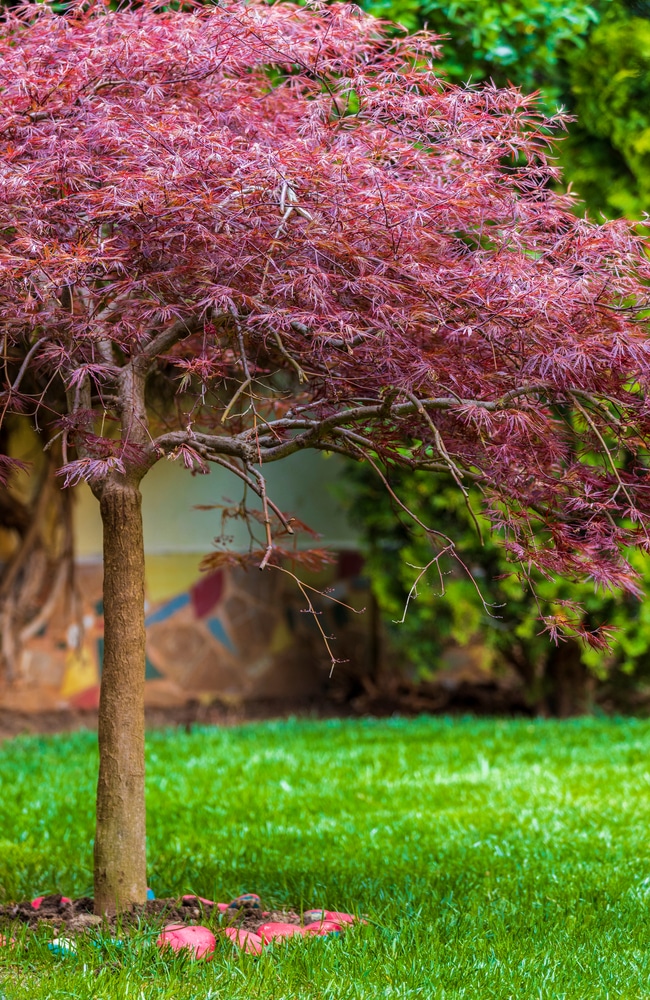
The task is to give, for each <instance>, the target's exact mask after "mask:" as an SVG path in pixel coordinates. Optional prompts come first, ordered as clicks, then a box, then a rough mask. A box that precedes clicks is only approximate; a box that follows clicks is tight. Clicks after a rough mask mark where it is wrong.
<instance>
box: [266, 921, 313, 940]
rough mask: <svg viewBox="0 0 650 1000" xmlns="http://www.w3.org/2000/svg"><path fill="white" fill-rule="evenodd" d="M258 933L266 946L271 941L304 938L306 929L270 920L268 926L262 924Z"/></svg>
mask: <svg viewBox="0 0 650 1000" xmlns="http://www.w3.org/2000/svg"><path fill="white" fill-rule="evenodd" d="M257 933H258V934H259V936H260V937H261V938H262V940H263V941H264V943H265V944H268V942H269V941H284V940H286V939H287V938H290V937H302V936H303V934H304V933H305V932H304V929H303V928H302V927H298V925H297V924H283V923H281V922H280V921H277V922H276V921H274V920H270V921H269V922H268V923H267V924H262V926H261V927H258V928H257Z"/></svg>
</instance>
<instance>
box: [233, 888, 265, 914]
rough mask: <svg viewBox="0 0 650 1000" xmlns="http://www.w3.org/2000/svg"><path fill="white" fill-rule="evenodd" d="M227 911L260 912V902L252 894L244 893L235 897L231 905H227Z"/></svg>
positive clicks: (256, 896) (254, 894)
mask: <svg viewBox="0 0 650 1000" xmlns="http://www.w3.org/2000/svg"><path fill="white" fill-rule="evenodd" d="M228 909H232V910H242V909H248V910H261V909H262V901H261V899H260V897H259V896H258V895H257V894H256V893H254V892H244V893H242V895H241V896H237V898H236V899H233V900H232V902H231V903H228Z"/></svg>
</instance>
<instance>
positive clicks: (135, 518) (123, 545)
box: [95, 484, 147, 915]
mask: <svg viewBox="0 0 650 1000" xmlns="http://www.w3.org/2000/svg"><path fill="white" fill-rule="evenodd" d="M100 510H101V516H102V524H103V529H104V667H103V673H102V684H101V696H100V703H99V780H98V783H97V827H96V833H95V913H98V914H102V915H103V914H106V915H112V914H114V913H116V912H120V911H123V910H126V909H129V908H131V906H132V905H133V904H134V903H144V902H145V900H146V895H147V868H146V844H145V833H146V815H145V783H144V772H145V765H144V675H145V630H144V544H143V537H142V497H141V495H140V491H139V490H138V489H137V487H134V486H131V485H117V484H110V485H108V484H107V485H106V488H105V489H104V490H103V491H102V495H101V498H100Z"/></svg>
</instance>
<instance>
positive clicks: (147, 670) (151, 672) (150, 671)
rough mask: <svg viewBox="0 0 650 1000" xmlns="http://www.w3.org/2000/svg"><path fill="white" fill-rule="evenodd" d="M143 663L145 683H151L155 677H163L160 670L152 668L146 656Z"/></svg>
mask: <svg viewBox="0 0 650 1000" xmlns="http://www.w3.org/2000/svg"><path fill="white" fill-rule="evenodd" d="M144 662H145V667H144V679H145V680H146V681H152V680H155V679H156V677H162V676H163V675H162V674H161V673H160V670H158V669H157V667H154V665H153V663H152V662H151V660H150V659H149V657H148V656H147V657H145V661H144Z"/></svg>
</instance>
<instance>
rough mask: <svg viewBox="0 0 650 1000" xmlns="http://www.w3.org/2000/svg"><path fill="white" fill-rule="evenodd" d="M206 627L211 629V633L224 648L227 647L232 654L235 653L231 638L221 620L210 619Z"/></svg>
mask: <svg viewBox="0 0 650 1000" xmlns="http://www.w3.org/2000/svg"><path fill="white" fill-rule="evenodd" d="M206 625H207V626H208V628H209V629H210V633H211V634H212V635H213V636H214V637H215V639H216V640H217V641H218V642H220V643H221V644H222V646H225V647H226V649H228V650H230V652H231V653H234V652H235V647H234V646H233V644H232V642H231V640H230V636H229V635H228V633H227V632H226V630H225V628H224V627H223V622H222V621H221V619H220V618H208V620H207V622H206Z"/></svg>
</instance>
